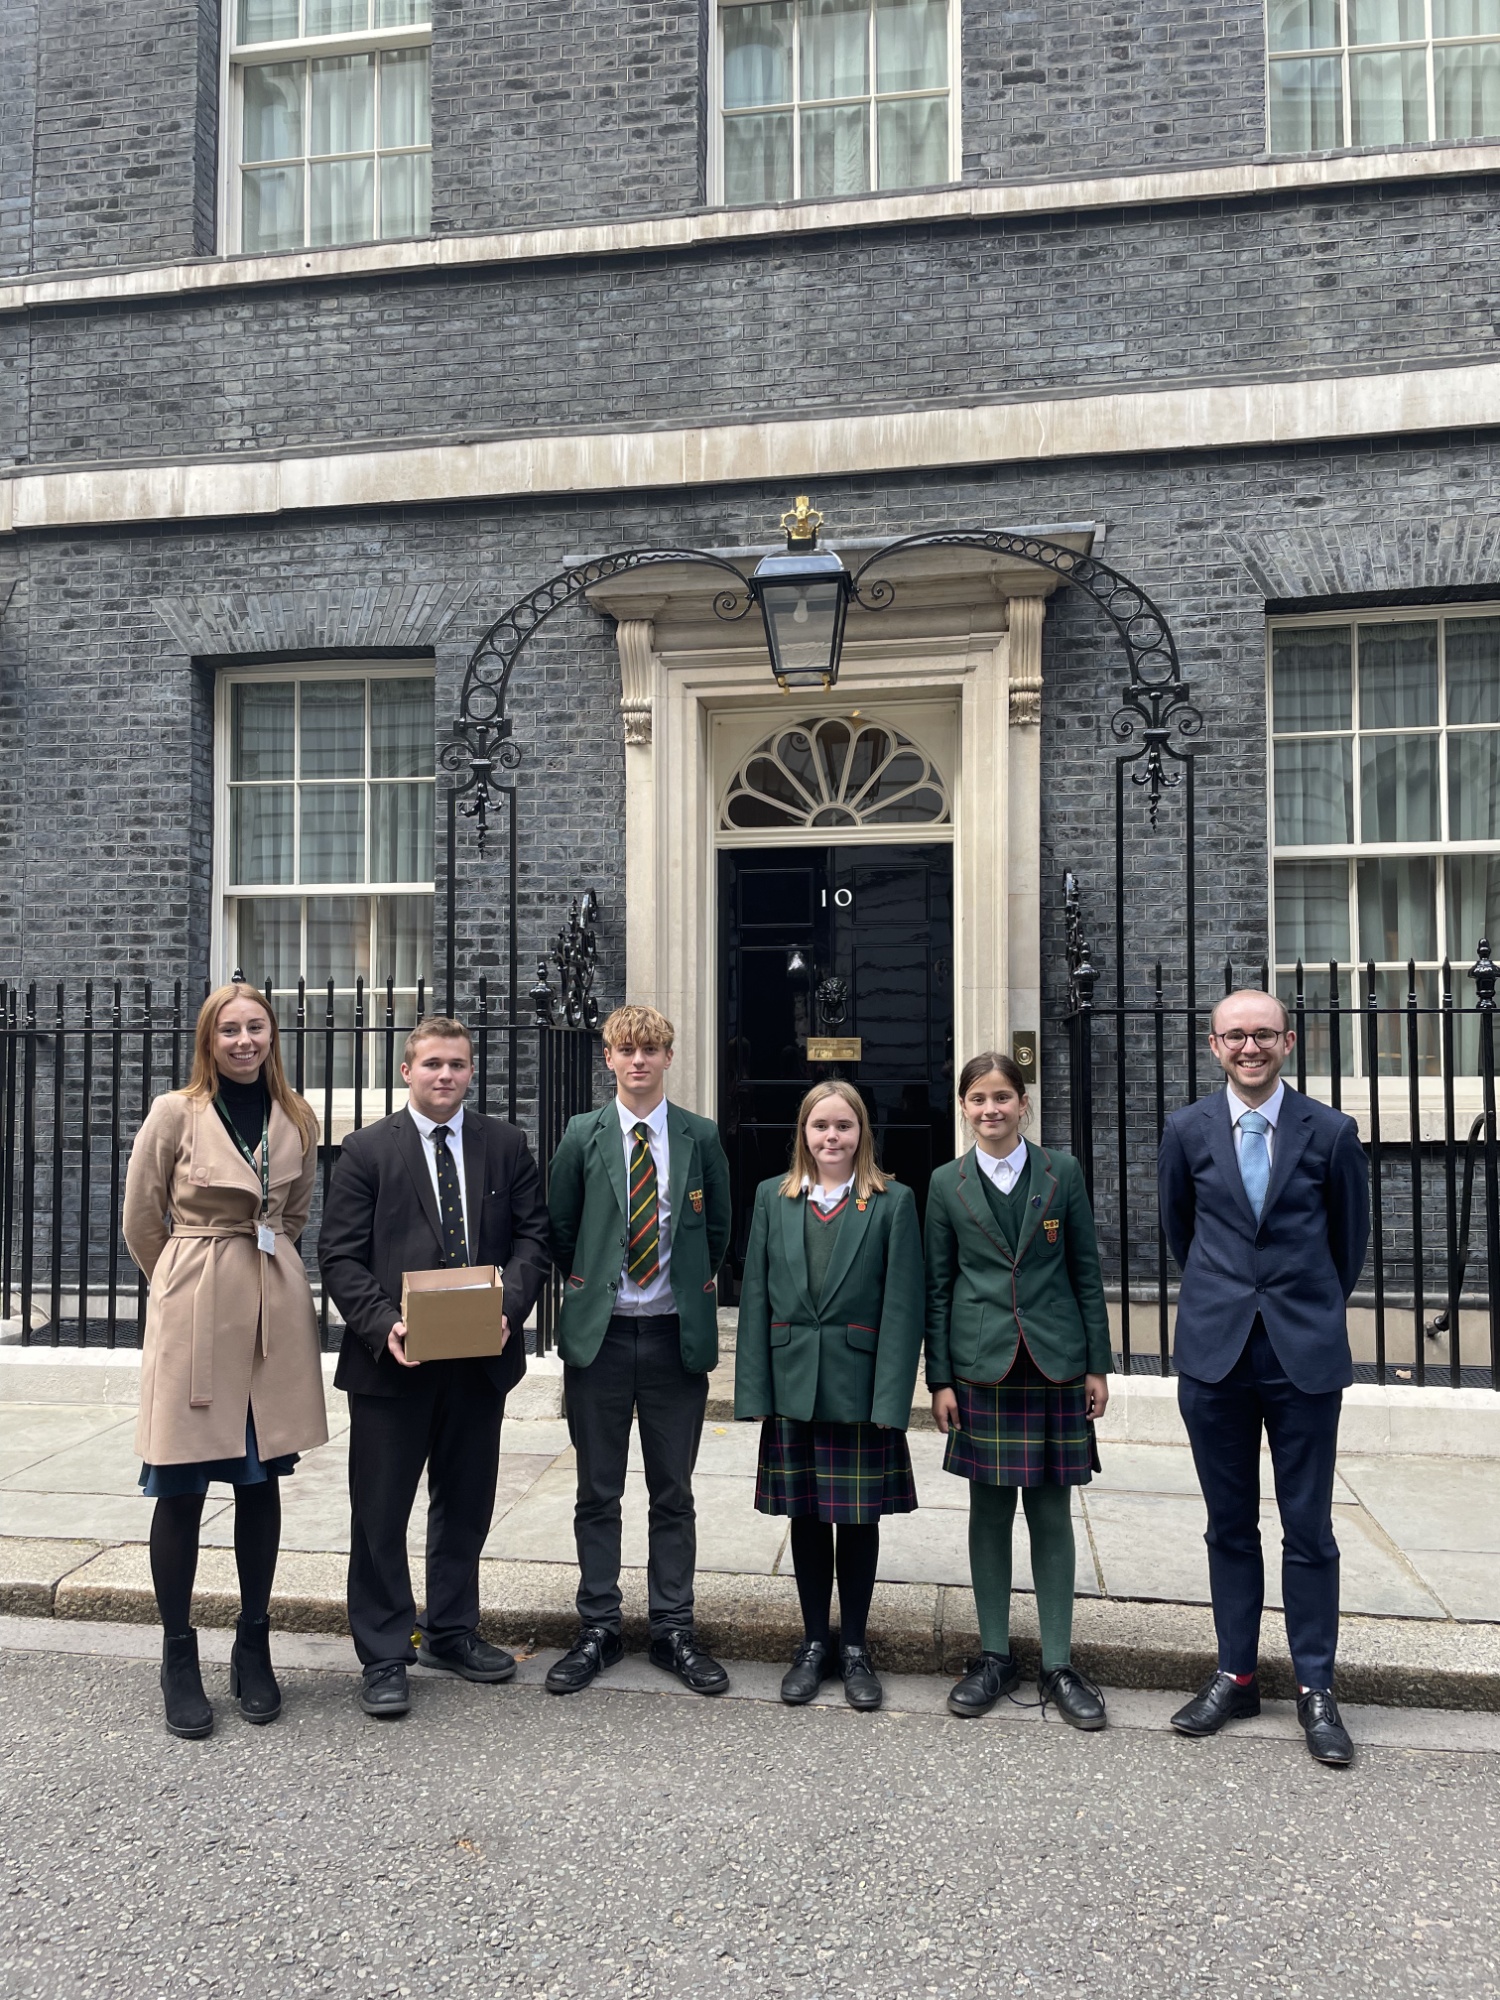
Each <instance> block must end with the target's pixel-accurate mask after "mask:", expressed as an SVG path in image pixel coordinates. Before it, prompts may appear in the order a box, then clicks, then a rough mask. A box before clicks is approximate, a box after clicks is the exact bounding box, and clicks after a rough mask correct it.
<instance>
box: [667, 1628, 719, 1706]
mask: <svg viewBox="0 0 1500 2000" xmlns="http://www.w3.org/2000/svg"><path fill="white" fill-rule="evenodd" d="M650 1657H651V1664H652V1666H653V1667H660V1668H661V1669H662V1671H663V1672H664V1673H668V1674H676V1676H677V1678H678V1680H680V1681H681V1682H682V1685H683V1686H684V1687H688V1688H691V1689H692V1690H693V1693H694V1694H722V1693H723V1692H724V1690H725V1688H727V1687H728V1685H729V1676H728V1674H726V1673H725V1671H724V1669H723V1668H722V1667H721V1666H720V1665H719V1663H718V1661H717V1660H716V1659H714V1658H713V1657H712V1655H711V1654H708V1653H705V1652H704V1651H703V1649H702V1648H701V1647H700V1646H699V1644H698V1641H697V1640H696V1639H695V1638H694V1637H693V1628H692V1627H691V1625H686V1626H683V1627H681V1628H680V1629H679V1630H677V1631H675V1632H665V1633H663V1634H662V1636H661V1638H659V1639H653V1640H652V1641H651V1655H650Z"/></svg>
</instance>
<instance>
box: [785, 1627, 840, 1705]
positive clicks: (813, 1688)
mask: <svg viewBox="0 0 1500 2000" xmlns="http://www.w3.org/2000/svg"><path fill="white" fill-rule="evenodd" d="M837 1675H838V1666H837V1665H836V1663H835V1659H834V1650H833V1647H832V1645H831V1644H830V1643H829V1641H828V1640H827V1639H804V1640H803V1641H802V1644H801V1645H800V1646H799V1647H798V1648H797V1650H796V1652H795V1653H794V1654H793V1655H792V1664H791V1665H790V1667H788V1668H787V1670H786V1672H785V1673H784V1674H783V1675H782V1677H781V1699H782V1700H783V1701H784V1702H785V1703H786V1705H787V1707H788V1708H803V1707H805V1706H806V1704H807V1703H808V1702H810V1701H811V1700H812V1699H813V1697H814V1695H815V1694H816V1693H817V1692H818V1689H819V1688H820V1687H821V1686H822V1685H823V1683H824V1681H831V1680H834V1679H836V1678H837Z"/></svg>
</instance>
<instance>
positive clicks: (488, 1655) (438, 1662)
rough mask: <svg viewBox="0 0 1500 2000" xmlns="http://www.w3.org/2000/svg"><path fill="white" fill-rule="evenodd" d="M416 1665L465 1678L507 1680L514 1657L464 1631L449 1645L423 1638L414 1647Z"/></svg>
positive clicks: (511, 1672) (471, 1679) (509, 1678)
mask: <svg viewBox="0 0 1500 2000" xmlns="http://www.w3.org/2000/svg"><path fill="white" fill-rule="evenodd" d="M417 1665H418V1666H419V1667H441V1668H442V1670H443V1672H444V1673H445V1674H458V1675H460V1676H461V1677H462V1678H463V1679H464V1680H466V1681H508V1680H511V1679H513V1678H514V1676H515V1671H516V1662H515V1658H514V1656H513V1655H512V1654H510V1653H507V1652H506V1650H505V1648H504V1647H503V1646H492V1645H490V1644H489V1642H488V1641H487V1640H485V1639H481V1638H480V1637H479V1635H478V1633H477V1632H466V1633H465V1634H464V1636H463V1637H462V1638H461V1639H459V1640H457V1641H456V1642H455V1643H454V1644H453V1645H451V1646H429V1645H428V1643H427V1641H426V1640H425V1639H424V1640H423V1641H422V1643H421V1645H420V1646H419V1647H418V1648H417Z"/></svg>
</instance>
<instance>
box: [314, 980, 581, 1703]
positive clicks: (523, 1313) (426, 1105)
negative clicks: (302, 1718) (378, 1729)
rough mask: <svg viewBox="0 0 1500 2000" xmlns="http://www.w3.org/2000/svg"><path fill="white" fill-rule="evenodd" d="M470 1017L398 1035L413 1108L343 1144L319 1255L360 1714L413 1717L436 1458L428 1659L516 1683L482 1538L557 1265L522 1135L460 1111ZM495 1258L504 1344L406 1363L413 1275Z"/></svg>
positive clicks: (469, 1676) (426, 1617) (467, 1072)
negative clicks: (416, 1632)
mask: <svg viewBox="0 0 1500 2000" xmlns="http://www.w3.org/2000/svg"><path fill="white" fill-rule="evenodd" d="M473 1073H474V1060H473V1052H472V1048H471V1045H470V1042H469V1035H468V1030H467V1029H466V1028H465V1027H464V1026H463V1025H462V1023H461V1022H458V1021H452V1020H448V1019H446V1018H439V1017H433V1018H431V1019H428V1020H425V1021H420V1022H418V1024H417V1026H416V1027H415V1028H413V1029H412V1031H411V1033H410V1035H408V1036H407V1038H406V1048H405V1053H404V1059H403V1061H402V1064H401V1075H402V1078H403V1079H404V1081H405V1083H406V1086H407V1091H408V1101H407V1106H406V1109H405V1110H404V1111H398V1112H397V1113H396V1114H395V1115H394V1117H391V1118H382V1119H381V1120H380V1121H379V1122H378V1123H377V1124H374V1125H369V1126H366V1127H365V1129H364V1130H363V1131H360V1132H351V1133H350V1135H349V1137H348V1138H347V1139H345V1141H344V1144H343V1149H342V1151H341V1152H340V1155H339V1161H338V1165H337V1166H336V1167H335V1168H334V1171H333V1180H332V1184H331V1185H330V1187H329V1190H328V1201H327V1205H326V1206H325V1208H324V1210H323V1226H322V1230H321V1232H320V1234H319V1237H318V1263H319V1265H320V1267H321V1269H322V1272H323V1282H324V1284H325V1285H326V1286H327V1288H328V1293H329V1296H330V1297H331V1298H332V1300H333V1302H334V1304H335V1305H336V1306H337V1307H338V1309H339V1311H340V1312H341V1313H342V1314H343V1317H344V1340H343V1345H342V1347H341V1348H340V1350H339V1362H338V1371H337V1373H336V1374H335V1376H334V1383H335V1386H336V1387H337V1388H340V1389H344V1390H346V1391H347V1392H348V1396H349V1496H350V1502H351V1508H352V1524H351V1538H350V1551H349V1629H350V1631H351V1632H352V1633H353V1635H354V1645H355V1650H356V1651H357V1652H358V1654H359V1658H360V1662H361V1664H362V1665H363V1667H364V1678H363V1680H362V1682H361V1684H360V1706H361V1707H362V1708H363V1709H364V1710H365V1713H366V1714H367V1715H377V1716H398V1715H404V1714H405V1713H406V1711H407V1709H408V1707H409V1706H410V1694H409V1691H408V1686H407V1676H406V1669H407V1666H408V1665H409V1664H410V1663H411V1662H412V1661H413V1660H415V1659H416V1658H418V1654H417V1653H416V1651H415V1650H414V1648H413V1646H412V1626H413V1623H414V1621H415V1617H416V1608H415V1605H414V1602H413V1599H412V1588H411V1572H410V1569H409V1567H408V1564H407V1557H406V1529H407V1523H408V1521H409V1520H410V1518H411V1509H412V1502H413V1501H414V1500H415V1498H416V1493H417V1482H418V1481H419V1480H420V1478H421V1476H422V1468H423V1466H424V1464H425V1465H426V1467H427V1485H428V1495H429V1506H428V1512H427V1602H426V1608H425V1610H424V1612H423V1618H422V1650H421V1654H420V1658H421V1661H422V1664H423V1665H424V1666H434V1667H443V1668H446V1669H448V1671H450V1672H452V1673H456V1674H459V1675H461V1676H462V1677H463V1678H464V1679H465V1680H471V1681H503V1680H509V1679H510V1677H511V1676H512V1675H513V1674H514V1672H515V1670H516V1663H515V1661H514V1660H513V1659H512V1658H511V1656H510V1654H509V1653H507V1652H505V1651H503V1650H502V1649H501V1648H500V1647H499V1646H491V1645H489V1644H487V1643H486V1641H484V1640H483V1639H481V1638H480V1637H479V1634H478V1625H479V1551H480V1549H481V1548H482V1547H483V1546H484V1539H485V1536H486V1535H487V1534H488V1533H489V1531H490V1520H491V1517H492V1515H493V1513H494V1508H495V1480H496V1474H497V1472H498V1468H499V1458H500V1420H501V1418H502V1416H503V1415H504V1412H505V1398H506V1395H507V1393H508V1392H509V1391H510V1390H511V1389H512V1388H514V1386H515V1385H516V1383H517V1382H519V1381H520V1379H521V1377H522V1375H523V1374H524V1373H525V1372H526V1344H525V1341H524V1340H523V1339H522V1337H521V1328H522V1325H523V1324H524V1322H525V1321H526V1319H527V1318H528V1317H529V1315H530V1313H531V1309H532V1307H533V1306H534V1305H535V1303H536V1298H537V1294H538V1292H539V1291H540V1290H541V1287H542V1284H543V1281H544V1280H545V1278H546V1276H547V1273H548V1270H549V1268H550V1264H551V1259H550V1255H549V1245H548V1233H547V1209H546V1205H545V1203H544V1201H543V1199H542V1187H541V1177H540V1175H539V1174H538V1173H537V1168H536V1162H535V1160H533V1159H532V1157H531V1152H530V1149H529V1148H528V1146H527V1144H526V1140H525V1137H524V1135H523V1134H522V1133H521V1132H520V1131H519V1130H518V1129H517V1128H516V1127H515V1126H514V1125H509V1124H507V1123H506V1122H505V1121H504V1120H503V1119H500V1118H486V1117H481V1116H480V1114H479V1113H478V1112H477V1111H473V1110H468V1109H466V1108H465V1106H464V1101H463V1100H464V1093H465V1092H466V1091H467V1089H468V1087H469V1079H470V1078H471V1077H472V1075H473ZM462 1264H498V1265H500V1266H501V1268H502V1270H503V1272H504V1280H505V1320H506V1324H507V1326H508V1329H509V1332H508V1335H507V1338H506V1341H505V1346H504V1349H503V1351H502V1352H501V1353H500V1354H498V1355H494V1356H485V1357H483V1358H481V1359H475V1360H464V1361H424V1362H422V1363H421V1364H418V1363H416V1362H414V1361H408V1360H407V1358H406V1349H405V1343H406V1327H405V1324H404V1323H403V1321H402V1318H401V1305H400V1299H401V1279H402V1273H403V1272H405V1271H427V1270H435V1269H439V1268H441V1267H443V1266H453V1265H462Z"/></svg>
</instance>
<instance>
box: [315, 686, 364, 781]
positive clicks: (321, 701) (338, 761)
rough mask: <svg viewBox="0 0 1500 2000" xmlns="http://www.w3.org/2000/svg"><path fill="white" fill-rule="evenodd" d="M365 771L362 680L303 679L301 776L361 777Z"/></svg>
mask: <svg viewBox="0 0 1500 2000" xmlns="http://www.w3.org/2000/svg"><path fill="white" fill-rule="evenodd" d="M364 772H365V684H364V682H363V681H304V682H303V683H302V775H303V777H304V778H362V777H363V776H364Z"/></svg>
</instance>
